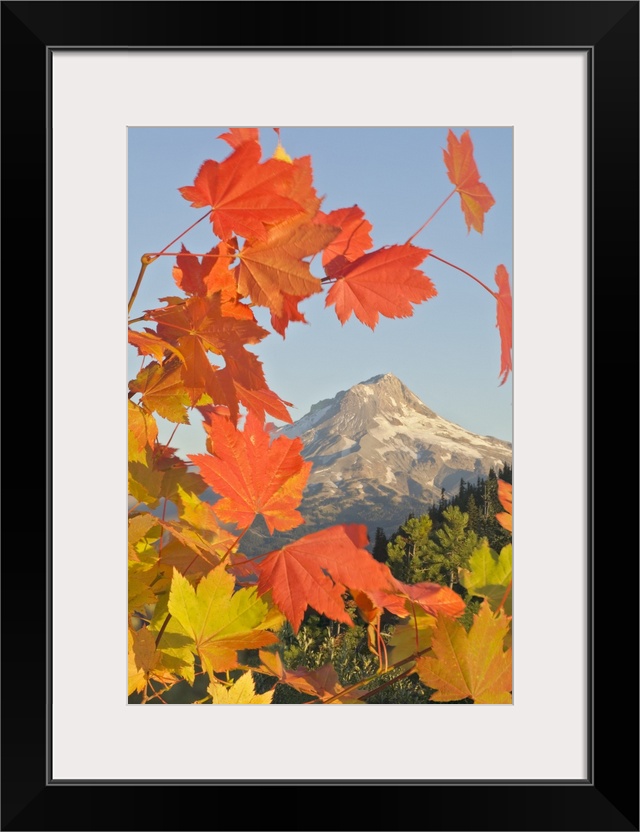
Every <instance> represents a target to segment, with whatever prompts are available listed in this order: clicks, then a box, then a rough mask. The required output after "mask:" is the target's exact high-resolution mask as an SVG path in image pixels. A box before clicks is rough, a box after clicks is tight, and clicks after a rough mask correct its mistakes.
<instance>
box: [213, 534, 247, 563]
mask: <svg viewBox="0 0 640 832" xmlns="http://www.w3.org/2000/svg"><path fill="white" fill-rule="evenodd" d="M249 528H250V526H247V528H246V529H245V530H244V531H242V532H240V534H239V536H238V537H236V539H235V540H234V541H233V543H232V544H231V546H229V548H228V549H227V551H226V552H225V553H224V555H223V556H222V557H221V558H220V563H224V562H225V560H226V559H227V557H228V556H229V554H230V553H231V552H232V551H233V549H235V547H236V546H237V545H238V543H240V541H241V540H242V538H243V537H244V536H245V534H246V533H247V532H248V531H249Z"/></svg>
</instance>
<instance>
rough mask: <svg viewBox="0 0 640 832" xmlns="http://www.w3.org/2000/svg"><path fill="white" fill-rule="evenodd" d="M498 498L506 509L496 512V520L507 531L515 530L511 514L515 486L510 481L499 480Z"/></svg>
mask: <svg viewBox="0 0 640 832" xmlns="http://www.w3.org/2000/svg"><path fill="white" fill-rule="evenodd" d="M498 499H499V500H500V505H501V506H502V508H503V509H504V511H501V512H499V513H498V514H496V520H497V521H498V523H500V525H501V526H502V527H503V528H505V529H506V530H507V531H509V532H510V531H513V518H512V516H511V514H512V506H513V487H512V485H511V483H510V482H505V481H504V480H498Z"/></svg>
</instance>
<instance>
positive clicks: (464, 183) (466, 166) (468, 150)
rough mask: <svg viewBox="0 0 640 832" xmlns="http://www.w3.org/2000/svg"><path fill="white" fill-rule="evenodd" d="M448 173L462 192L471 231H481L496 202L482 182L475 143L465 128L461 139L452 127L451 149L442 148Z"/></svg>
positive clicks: (449, 134)
mask: <svg viewBox="0 0 640 832" xmlns="http://www.w3.org/2000/svg"><path fill="white" fill-rule="evenodd" d="M442 152H443V154H444V162H445V164H446V166H447V174H448V176H449V179H450V181H451V182H452V183H453V184H454V185H455V186H456V190H457V191H458V193H459V194H460V205H461V207H462V212H463V214H464V220H465V222H466V224H467V233H468V232H469V231H471V229H472V228H475V230H476V231H478V232H479V233H480V234H482V230H483V228H484V215H485V214H486V213H487V211H488V210H489V209H490V208H491V207H492V206H493V205H495V204H496V201H495V199H494V198H493V196H492V195H491V192H490V191H489V189H488V188H487V186H486V185H484V184H483V183H482V182H480V173H479V172H478V167H477V165H476V163H475V160H474V158H473V142H472V141H471V136H470V135H469V131H468V130H465V131H464V133H463V134H462V136H461V137H460V139H459V140H458V139H457V138H456V137H455V135H454V133H453V132H452V131H451V130H449V133H448V134H447V150H443V151H442Z"/></svg>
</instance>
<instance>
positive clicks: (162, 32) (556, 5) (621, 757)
mask: <svg viewBox="0 0 640 832" xmlns="http://www.w3.org/2000/svg"><path fill="white" fill-rule="evenodd" d="M638 9H639V3H638V2H627V1H626V0H625V2H581V1H580V0H578V1H577V2H423V3H405V2H394V3H387V2H371V3H368V4H359V3H341V4H340V5H339V6H337V5H336V4H331V3H305V4H295V5H293V4H288V5H287V4H285V3H277V2H273V3H263V4H261V3H254V4H246V5H245V6H243V7H242V8H241V9H239V8H238V7H237V5H235V4H234V3H231V2H229V3H224V2H211V3H198V2H180V3H175V2H159V3H153V4H152V3H145V2H131V3H120V2H54V3H49V2H2V62H3V74H2V108H3V145H4V148H3V160H2V172H3V184H4V191H5V205H4V208H5V210H4V211H3V225H4V241H5V245H4V247H3V264H4V267H5V268H4V275H5V280H7V281H10V289H9V293H8V295H9V303H8V304H7V307H8V308H9V311H10V313H11V315H12V316H13V315H16V314H20V315H28V316H30V318H31V319H32V320H33V321H34V341H33V343H35V334H36V332H38V331H40V332H45V331H46V337H45V343H44V345H43V346H44V349H43V352H42V353H41V354H40V357H39V358H38V359H37V360H36V361H32V360H31V359H29V361H28V362H27V363H25V362H23V361H21V360H19V359H16V358H15V357H13V356H12V351H10V350H8V351H7V352H8V354H9V357H10V358H9V362H6V364H5V371H6V372H5V389H7V390H10V391H11V393H12V394H15V398H16V400H17V401H18V402H20V400H21V399H22V403H21V404H20V405H19V407H20V410H21V411H24V410H26V411H31V413H32V416H29V415H28V414H26V415H25V417H24V418H22V415H21V416H20V428H21V436H22V437H23V439H22V443H21V447H20V450H19V456H18V458H17V459H16V461H15V462H14V463H12V465H11V467H10V468H9V465H8V463H7V462H6V455H5V465H6V466H7V471H8V472H10V473H8V475H7V479H8V480H9V479H12V477H11V473H13V472H18V477H17V479H18V484H17V485H16V484H15V483H13V482H12V483H11V484H10V489H11V491H10V493H11V495H12V499H11V503H12V508H11V511H10V512H8V515H9V519H5V530H10V529H14V530H16V534H17V537H16V539H15V540H16V542H14V541H12V543H11V546H6V547H5V555H4V557H3V559H2V573H3V582H2V597H3V607H4V627H3V629H2V647H3V649H2V662H3V670H4V684H3V688H2V703H3V724H2V728H3V741H2V754H3V766H2V779H3V783H2V786H3V788H2V829H6V830H54V829H65V830H76V829H92V830H94V829H95V830H103V829H104V830H115V829H131V830H145V829H156V830H157V829H162V830H164V829H180V828H189V829H209V828H229V829H249V828H250V829H268V828H271V829H281V830H282V829H309V830H311V829H323V828H333V829H351V830H355V829H365V830H366V829H389V828H396V829H425V830H426V829H439V830H449V829H451V830H454V829H455V830H485V829H487V830H496V831H497V830H543V832H546V830H605V831H607V830H637V829H638V828H639V827H638V732H637V687H636V684H635V681H634V680H635V679H637V656H638V641H637V637H638V636H637V634H638V627H637V620H638V605H637V597H636V596H637V592H636V590H637V586H638V557H637V551H638V549H637V531H636V529H635V525H634V524H633V523H632V522H627V521H625V523H624V525H622V524H621V523H620V519H619V518H620V516H621V515H620V514H619V513H618V512H619V509H620V506H624V509H623V511H624V512H625V513H626V512H629V511H631V512H632V511H633V510H634V508H635V505H636V502H635V500H634V502H633V504H632V505H631V508H630V509H629V508H628V507H629V505H630V501H629V499H628V493H629V490H628V486H626V485H625V486H622V485H621V481H622V482H624V478H623V477H621V476H620V472H618V471H615V470H612V467H613V468H615V467H616V464H615V463H614V462H612V461H610V459H609V454H610V452H611V443H612V442H614V441H615V436H616V434H615V431H614V430H613V429H612V427H611V425H612V422H611V416H612V413H614V414H615V416H616V417H617V419H616V421H617V423H618V424H620V421H623V422H624V421H626V419H627V417H626V413H627V412H628V409H629V406H628V403H627V402H626V400H625V392H624V391H620V390H617V389H615V385H614V384H613V383H612V382H611V381H610V371H611V370H612V368H617V367H619V366H620V364H621V362H624V365H625V367H626V368H628V366H629V364H630V362H631V361H632V360H633V359H632V358H631V355H633V356H637V345H636V339H635V338H633V343H631V342H632V339H631V334H632V333H633V334H634V335H636V334H637V329H638V324H637V309H638V246H637V235H638V66H639V60H638V59H639V49H638ZM240 11H242V15H241V18H242V22H241V24H239V23H238V15H239V12H240ZM285 17H286V18H287V19H288V20H289V21H293V22H294V24H295V25H298V27H299V32H298V33H297V36H296V35H295V34H293V35H292V34H291V33H292V32H296V29H295V26H294V28H293V29H292V28H291V27H289V28H288V29H287V30H285V29H283V28H282V20H283V19H284V18H285ZM207 21H210V24H209V23H207ZM285 31H286V32H288V34H285ZM208 32H210V34H208ZM207 37H210V38H211V40H210V42H206V38H207ZM287 38H289V39H292V40H293V38H295V40H296V43H291V44H287V42H286V40H287ZM203 39H204V40H203ZM240 39H241V40H242V41H243V43H242V44H239V43H238V40H240ZM416 40H418V41H419V42H418V43H416ZM276 46H277V47H279V48H285V49H305V50H311V49H327V48H337V49H365V50H369V49H374V50H385V49H391V48H400V49H444V48H447V49H454V50H456V49H460V50H471V49H487V48H496V49H511V50H540V49H544V50H554V49H568V48H572V49H581V50H586V51H587V52H588V55H589V61H590V83H591V113H590V124H591V135H590V136H589V158H590V162H591V181H590V183H589V189H588V190H589V199H590V204H589V217H590V226H591V233H592V238H591V245H590V248H591V262H590V263H589V290H588V296H589V341H590V354H589V358H588V364H589V377H590V388H589V402H588V410H589V414H588V418H589V426H588V434H589V441H590V447H591V455H590V459H589V465H588V468H589V481H588V483H586V488H587V489H588V493H589V502H590V518H589V525H590V530H589V548H588V552H587V553H585V556H586V557H588V561H589V563H588V579H589V594H590V600H589V606H590V609H589V620H590V632H589V634H588V649H589V655H590V669H589V675H590V680H591V689H590V693H589V712H590V723H591V730H590V732H589V736H588V738H587V739H588V756H589V771H588V777H587V779H586V780H585V781H570V782H567V781H535V782H531V783H529V782H524V781H500V782H495V781H483V780H482V779H481V778H479V779H478V780H477V781H464V782H455V781H446V782H441V781H438V782H435V783H434V782H424V781H410V782H397V781H391V780H390V781H373V782H372V781H359V780H357V779H353V780H349V781H333V780H330V779H328V780H323V781H317V782H308V781H279V780H265V781H261V782H255V781H250V782H246V781H232V782H225V783H211V782H203V781H194V782H193V783H185V782H181V781H152V782H145V781H128V782H120V781H110V782H108V783H106V782H105V783H100V782H96V781H85V782H83V781H78V782H55V781H52V780H51V779H50V776H49V771H50V765H49V763H50V751H51V737H50V734H49V726H50V720H49V715H50V708H51V686H50V669H51V663H52V653H51V648H52V644H51V627H50V620H51V619H50V589H51V587H50V581H51V570H52V562H51V548H50V544H51V526H50V523H51V447H50V443H49V440H50V436H51V394H50V391H51V383H52V379H51V347H52V341H51V331H50V323H51V272H50V245H51V236H50V233H51V226H50V222H51V216H50V210H49V208H50V201H49V200H50V171H49V164H48V161H49V157H48V153H49V151H50V143H49V138H50V122H49V118H50V107H51V98H50V87H49V84H50V74H49V68H50V59H51V55H52V51H53V50H54V49H61V48H68V49H80V48H84V49H91V50H98V49H113V48H120V49H122V48H126V49H133V48H141V49H166V48H177V47H182V48H188V49H196V48H208V49H225V48H227V49H230V48H233V49H235V48H238V49H270V48H275V47H276ZM566 151H567V152H570V149H569V148H567V149H566ZM567 210H571V206H567ZM25 235H27V238H28V239H29V242H28V244H27V245H28V252H29V254H28V255H25V244H24V242H23V238H25ZM16 241H19V242H16ZM25 267H26V269H25ZM34 267H35V268H34ZM43 283H44V287H43ZM29 285H31V286H32V287H33V288H32V289H31V290H29ZM23 287H24V288H25V289H26V290H27V292H26V293H23V292H21V289H22V288H23ZM38 301H40V306H38ZM22 304H25V306H24V307H23V311H22V312H19V310H20V308H21V306H22ZM634 346H635V347H636V348H635V349H633V347H634ZM29 354H30V355H32V354H33V353H29ZM21 357H22V356H21ZM558 360H559V361H561V360H562V357H561V356H559V357H558ZM12 371H13V372H12ZM25 374H26V378H25ZM625 375H627V376H628V369H625ZM635 378H636V379H637V373H636V375H635ZM597 380H599V381H600V384H599V385H597V384H596V381H597ZM34 382H35V384H34ZM27 389H29V390H30V391H31V394H33V393H34V391H35V394H36V395H35V396H33V397H32V395H29V396H27V395H26V391H27ZM45 390H46V391H47V412H46V419H45V418H43V417H44V416H45V413H44V412H43V409H42V401H43V397H44V393H43V391H45ZM632 392H633V391H632ZM13 399H14V395H11V400H12V401H13ZM632 400H633V401H634V409H633V410H634V413H635V398H633V399H632ZM12 407H13V404H12ZM621 414H624V415H623V416H622V418H621ZM632 422H633V423H632V425H631V427H630V430H631V431H633V435H635V426H636V424H637V422H636V420H635V419H634V420H632ZM45 424H46V435H45V433H43V427H44V426H45ZM596 428H599V431H598V435H599V437H600V440H601V441H600V444H599V446H598V448H596V445H595V438H596ZM27 429H28V430H30V431H31V432H30V433H26V431H27ZM29 436H31V437H33V436H37V437H38V438H37V440H36V439H29V438H27V437H29ZM45 438H46V439H47V449H46V452H45ZM11 444H12V445H13V444H14V443H11ZM36 448H37V450H36ZM43 461H45V463H46V465H43ZM45 467H46V472H45ZM618 467H619V468H620V469H622V470H626V469H627V468H633V463H628V462H627V461H623V460H620V462H619V464H618ZM35 471H38V472H40V471H42V474H43V480H44V482H43V481H42V480H40V481H39V482H38V486H39V487H38V488H37V489H35V490H37V493H38V499H37V501H36V500H34V499H33V495H34V479H33V473H34V472H35ZM21 472H24V474H23V479H24V483H23V489H24V490H19V486H20V473H21ZM632 476H633V482H634V483H635V481H636V479H637V475H635V474H632ZM568 487H576V488H584V487H585V484H584V483H575V482H574V481H573V479H572V476H571V472H566V471H562V470H559V471H558V472H557V473H556V474H554V475H553V477H550V489H556V490H557V492H559V494H560V495H561V493H562V490H563V489H565V488H568ZM632 492H633V493H634V494H635V488H632ZM22 493H25V494H29V495H31V496H30V497H28V498H27V499H29V503H30V506H33V505H35V504H36V503H37V510H36V509H34V508H33V507H30V508H29V509H28V511H27V510H26V509H24V508H23V506H22V505H21V499H18V500H16V501H15V502H14V497H15V496H16V495H18V497H19V496H20V494H22ZM45 493H46V509H47V510H46V515H47V522H46V523H45V524H44V525H45V530H44V536H43V538H41V539H40V540H41V542H38V543H37V544H36V542H35V540H34V539H32V538H31V534H32V518H33V519H34V521H35V518H36V517H41V518H43V519H44V517H45V510H44V505H45V501H44V500H43V496H44V494H45ZM5 502H6V501H5ZM558 503H559V505H561V496H560V497H559V500H558ZM27 524H28V527H29V528H28V531H29V544H28V552H27V551H24V550H25V549H26V548H27V547H25V546H24V542H25V541H26V540H27V536H26V535H27V529H26V525H27ZM596 531H597V532H598V534H597V535H596V534H595V532H596ZM568 591H570V590H568ZM25 599H26V600H25ZM25 644H28V645H29V653H28V655H27V654H26V653H25V651H24V647H23V645H25ZM549 649H553V650H555V649H571V648H570V645H565V644H562V643H560V644H559V645H549ZM81 660H82V659H81ZM406 739H407V738H402V739H400V738H399V748H401V742H402V741H406ZM345 743H346V740H345ZM345 748H346V745H345ZM620 748H623V749H624V753H622V754H621V753H620ZM123 753H127V750H126V749H123ZM371 753H375V740H374V738H372V748H371ZM468 753H474V747H473V744H470V747H469V750H468ZM382 763H383V764H384V761H382ZM301 765H304V759H303V757H302V758H301ZM163 786H164V787H165V788H164V789H163V790H162V791H161V792H160V793H156V794H155V795H153V794H150V793H148V792H146V791H143V790H144V789H149V788H154V787H155V788H157V787H160V788H162V787H163ZM192 788H196V789H197V788H203V789H207V790H212V791H209V792H205V793H204V794H203V793H202V792H199V791H195V792H192V791H190V789H192ZM272 789H275V790H276V791H275V792H274V791H272ZM283 789H284V790H285V794H283V793H282V790H283ZM318 789H319V791H316V790H318ZM344 789H348V790H349V791H350V794H349V795H348V798H347V799H346V800H344V799H343V800H341V801H340V803H339V806H340V808H339V809H338V808H337V807H338V803H337V798H338V797H341V798H344V797H345V796H346V795H345V794H344ZM372 789H375V791H372ZM222 806H224V807H225V808H224V809H222V808H221V807H222ZM252 806H253V807H263V809H264V811H260V812H259V815H256V813H255V812H251V813H249V814H246V815H245V814H244V812H245V810H246V808H247V807H252ZM277 806H282V807H283V808H282V809H277V808H276V807H277ZM383 807H389V810H388V811H387V809H386V808H383ZM258 816H259V820H257V819H256V818H257V817H258Z"/></svg>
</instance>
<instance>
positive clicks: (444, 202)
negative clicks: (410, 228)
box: [405, 188, 458, 245]
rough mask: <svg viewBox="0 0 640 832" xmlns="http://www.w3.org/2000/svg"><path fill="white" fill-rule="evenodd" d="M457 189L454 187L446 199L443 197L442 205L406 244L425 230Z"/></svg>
mask: <svg viewBox="0 0 640 832" xmlns="http://www.w3.org/2000/svg"><path fill="white" fill-rule="evenodd" d="M457 190H458V189H457V188H454V189H453V190H452V191H451V193H450V194H449V196H448V197H447V198H446V199H443V201H442V202H441V203H440V205H438V207H437V208H436V210H435V211H434V212H433V214H431V216H430V217H429V219H428V220H427V221H426V222H425V223H423V224H422V225H421V226H420V228H419V229H418V230H417V231H416V232H415V234H412V235H411V236H410V237H409V239H408V240H407V242H406V243H405V245H409V243H410V242H411V240H413V238H414V237H417V236H418V234H419V233H420V232H421V231H423V230H424V229H425V228H426V227H427V226H428V225H429V223H430V222H431V220H432V219H433V218H434V217H435V215H436V214H437V213H438V211H440V209H441V208H444V206H445V205H446V204H447V202H449V200H450V199H451V197H452V196H453V195H454V194H455V193H456V191H457Z"/></svg>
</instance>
